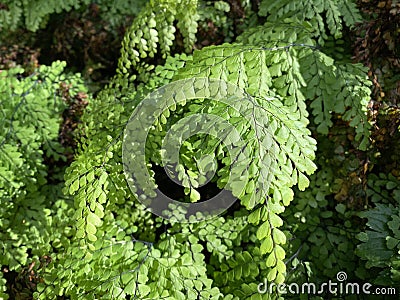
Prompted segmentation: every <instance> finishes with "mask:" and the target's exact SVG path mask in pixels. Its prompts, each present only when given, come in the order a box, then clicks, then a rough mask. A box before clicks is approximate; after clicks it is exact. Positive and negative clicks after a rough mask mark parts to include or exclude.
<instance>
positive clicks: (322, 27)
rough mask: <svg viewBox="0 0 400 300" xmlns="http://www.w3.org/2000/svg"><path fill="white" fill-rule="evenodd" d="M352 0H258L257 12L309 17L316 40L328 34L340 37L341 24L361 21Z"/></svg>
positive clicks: (275, 16) (276, 18)
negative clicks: (258, 7) (258, 8)
mask: <svg viewBox="0 0 400 300" xmlns="http://www.w3.org/2000/svg"><path fill="white" fill-rule="evenodd" d="M354 2H355V1H352V0H351V1H349V0H327V1H323V0H306V1H291V0H273V1H270V0H263V1H261V3H260V10H259V15H260V16H267V17H268V20H269V21H278V22H279V21H282V20H284V19H285V18H287V17H290V18H294V19H296V20H297V21H300V22H301V21H309V22H311V24H312V26H313V27H314V28H315V29H316V30H315V33H314V37H315V38H316V39H317V41H318V42H319V43H320V44H323V43H324V40H326V39H327V38H328V35H332V36H334V37H335V38H340V37H341V36H342V32H343V26H344V25H345V26H347V27H351V26H353V25H354V24H355V23H356V22H359V21H361V15H360V12H359V11H358V9H357V7H356V5H355V3H354Z"/></svg>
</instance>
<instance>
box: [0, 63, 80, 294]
mask: <svg viewBox="0 0 400 300" xmlns="http://www.w3.org/2000/svg"><path fill="white" fill-rule="evenodd" d="M64 67H65V63H61V62H54V63H53V64H52V65H51V66H49V67H46V66H41V67H40V68H39V69H38V70H36V71H35V72H34V73H33V74H31V75H30V76H29V77H26V78H23V77H22V74H23V73H24V70H23V69H22V68H13V69H10V70H9V71H1V73H0V78H1V80H0V100H1V101H0V103H1V113H2V118H1V128H2V129H3V130H2V131H1V134H0V161H1V165H0V179H1V180H0V207H1V208H0V216H1V217H0V219H1V221H0V223H1V230H0V239H1V241H2V249H1V251H2V255H1V260H0V263H1V264H2V265H4V266H7V269H8V271H9V272H11V271H15V270H18V269H19V268H20V267H21V265H22V266H23V265H27V264H28V263H31V260H32V257H35V258H36V259H39V258H40V257H42V256H44V255H47V254H49V253H52V252H53V251H54V250H53V247H54V248H56V249H57V248H62V247H63V246H65V243H67V244H68V238H67V236H68V235H69V233H70V232H71V229H72V228H71V227H64V228H63V229H62V230H58V229H57V227H53V226H58V225H59V224H63V223H62V222H63V220H64V218H65V217H66V216H67V208H68V207H69V206H70V204H71V202H70V201H67V202H66V197H64V196H63V195H62V192H61V188H62V186H63V172H64V168H63V165H64V163H63V161H65V160H66V156H65V149H64V147H63V146H62V145H61V143H60V141H59V132H60V124H61V122H62V114H63V111H64V110H65V108H66V103H65V102H64V95H63V88H62V85H66V86H70V87H71V88H70V89H69V90H68V93H69V95H68V96H71V97H74V96H76V95H77V94H78V93H79V92H85V91H86V88H85V87H84V85H83V81H82V79H81V78H80V77H79V76H77V75H66V74H64V73H63V69H64ZM49 163H50V164H52V165H53V167H52V168H50V167H49ZM57 165H58V167H57ZM53 212H56V215H54V214H53ZM63 214H65V215H63ZM3 287H4V285H3V284H2V289H3ZM3 296H4V295H3ZM3 296H2V297H3Z"/></svg>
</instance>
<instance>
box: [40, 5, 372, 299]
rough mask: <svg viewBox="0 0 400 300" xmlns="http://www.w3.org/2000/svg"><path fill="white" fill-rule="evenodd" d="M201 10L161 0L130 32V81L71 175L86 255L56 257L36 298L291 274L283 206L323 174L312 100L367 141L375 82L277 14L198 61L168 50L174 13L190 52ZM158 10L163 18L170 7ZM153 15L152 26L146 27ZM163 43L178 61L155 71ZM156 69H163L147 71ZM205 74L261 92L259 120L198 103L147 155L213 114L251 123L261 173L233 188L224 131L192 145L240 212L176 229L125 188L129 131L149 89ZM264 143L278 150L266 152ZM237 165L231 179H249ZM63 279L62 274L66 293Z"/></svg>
mask: <svg viewBox="0 0 400 300" xmlns="http://www.w3.org/2000/svg"><path fill="white" fill-rule="evenodd" d="M182 4H186V5H182ZM196 7H197V6H196V5H195V4H194V3H193V2H191V3H190V4H189V3H180V2H179V3H178V2H173V3H172V2H171V3H170V2H168V1H161V2H158V1H154V2H151V3H149V4H148V6H147V7H146V9H145V10H144V11H143V12H142V13H141V14H140V15H139V16H138V19H137V20H136V21H135V22H134V24H133V25H132V28H131V29H130V30H129V31H128V32H127V34H126V36H125V39H124V43H123V49H122V52H121V58H120V61H119V75H117V76H116V77H115V78H114V79H113V82H111V83H110V85H109V87H107V88H106V89H105V90H103V91H102V92H101V93H100V94H99V95H98V97H97V98H96V99H94V100H93V101H92V103H91V104H90V105H89V107H88V109H87V111H86V113H85V115H84V117H83V121H84V125H83V127H82V129H84V132H85V136H82V138H81V150H80V151H79V153H78V155H77V157H76V158H75V161H74V162H73V163H72V165H71V167H70V168H69V169H68V171H67V173H66V188H65V191H66V192H68V193H69V194H71V195H72V196H73V197H74V199H75V200H74V201H75V207H76V212H75V220H76V223H75V225H76V242H75V243H77V244H78V243H79V245H80V249H84V250H85V251H82V250H80V251H76V250H75V249H74V248H71V250H70V252H69V253H68V255H65V256H64V257H63V258H62V259H59V260H58V261H57V262H55V265H54V266H55V268H54V269H53V270H52V271H51V272H50V273H49V275H48V276H46V285H47V287H46V286H45V285H41V286H40V288H39V293H38V294H37V296H40V297H43V298H46V297H50V296H54V295H56V294H60V295H62V294H65V293H67V294H69V295H71V296H73V297H78V296H79V295H85V294H87V293H89V294H90V295H96V296H97V297H102V298H104V299H105V298H124V297H125V295H131V296H134V297H139V298H150V299H159V298H169V299H187V297H188V295H190V298H195V297H201V298H205V299H220V298H221V297H222V298H224V299H243V298H251V297H257V295H258V296H259V294H258V291H257V284H256V283H258V282H262V281H263V280H264V278H267V279H268V281H275V282H277V283H281V282H283V281H284V280H285V275H286V273H287V267H286V264H285V261H286V260H285V256H286V255H285V252H286V250H285V248H286V246H285V245H286V241H287V238H288V236H289V234H288V232H286V233H285V231H282V229H281V227H282V226H283V225H284V222H283V220H282V217H281V216H280V214H282V212H283V211H285V208H286V207H287V206H289V204H290V203H291V201H292V200H293V197H294V192H293V186H294V185H297V186H298V189H299V190H304V189H306V188H307V187H308V186H309V180H310V179H309V177H308V176H309V175H310V174H312V173H313V172H314V171H315V169H316V165H315V164H314V163H313V159H314V158H315V154H314V153H315V150H316V143H315V140H314V139H313V138H312V137H311V131H310V130H309V129H307V126H309V124H310V116H309V112H308V110H307V106H308V104H309V103H311V106H312V108H313V110H311V112H312V114H313V118H312V119H313V122H314V123H316V124H317V125H319V127H318V131H319V132H321V133H325V134H326V133H328V131H329V128H330V127H331V126H332V123H331V122H330V118H331V113H332V112H335V113H337V114H342V115H343V116H344V119H345V120H346V121H349V122H352V123H351V125H353V126H354V127H356V130H357V132H358V133H359V134H358V136H357V140H358V141H359V145H360V147H361V148H365V147H366V144H367V139H368V130H367V129H368V122H367V117H366V112H365V110H364V104H365V101H366V98H367V97H368V92H369V89H368V80H367V78H366V73H365V70H364V69H362V68H361V67H358V66H353V65H345V64H338V63H335V62H334V61H333V60H332V59H331V58H329V57H328V56H327V55H326V54H324V53H323V52H321V51H320V50H319V49H318V47H317V42H318V41H317V40H316V39H315V34H314V33H313V27H312V24H309V23H299V22H298V21H293V20H287V21H286V22H283V23H282V22H279V23H273V22H267V23H265V24H264V25H261V26H259V27H257V28H250V29H249V30H248V31H246V32H244V33H243V34H242V35H241V36H240V37H239V38H238V39H237V42H236V43H231V44H223V45H220V46H211V47H206V48H203V49H202V50H198V51H195V52H194V54H193V56H186V55H177V56H174V57H171V56H169V54H170V53H171V46H172V44H173V41H174V39H175V35H174V32H175V29H174V28H173V26H174V19H175V18H180V20H181V22H180V23H179V22H178V23H177V24H178V25H177V26H178V28H179V30H180V31H181V34H182V35H183V37H184V39H183V41H184V45H185V46H186V48H187V49H190V47H191V46H192V45H193V42H194V35H191V34H194V33H195V28H196V26H197V25H196V20H197V18H198V17H197V14H196ZM183 8H184V9H183ZM188 8H189V9H188ZM159 9H164V10H165V14H158V13H157V11H158V10H159ZM179 14H184V15H185V16H186V17H181V16H180V17H178V16H179ZM160 18H161V19H160ZM143 22H147V23H149V25H150V26H148V27H146V28H145V29H142V28H140V27H139V24H141V23H143ZM271 29H272V30H271ZM167 31H168V33H167ZM159 51H160V53H161V55H163V57H164V58H165V59H166V63H165V64H164V65H163V66H160V65H159V66H157V67H155V68H154V65H152V63H151V62H146V58H147V57H150V58H151V57H155V56H156V55H157V53H159ZM152 69H154V72H149V71H150V70H152ZM133 70H134V71H133ZM136 72H138V75H139V78H138V79H139V81H138V80H137V79H136V77H137V76H136V75H137V74H136ZM204 77H207V78H210V79H218V80H224V81H226V82H228V83H232V84H235V85H236V86H238V87H239V88H241V89H243V90H244V91H245V92H246V93H248V94H249V95H251V96H252V97H254V99H255V101H256V103H257V106H258V107H259V109H260V113H257V114H256V115H252V116H250V123H243V124H242V123H241V122H240V115H236V114H235V112H234V111H232V110H230V109H229V108H228V107H227V106H226V105H224V104H221V103H219V102H213V101H203V100H201V99H199V100H198V101H195V102H193V103H192V104H190V105H189V104H187V105H185V102H183V103H177V104H176V105H172V106H171V107H168V109H167V110H166V111H164V112H163V115H162V118H160V119H159V120H158V121H157V123H156V124H155V127H154V129H153V130H151V131H150V135H149V136H148V146H147V148H146V149H147V154H148V155H147V156H146V157H147V158H146V159H147V162H148V164H149V166H152V165H153V166H154V165H161V166H163V164H162V159H161V158H162V154H161V152H160V151H161V141H162V138H163V137H164V136H165V134H166V132H167V131H168V130H169V128H170V127H171V125H172V124H173V122H176V120H178V119H180V118H184V117H186V116H189V115H193V114H195V113H203V112H208V113H213V114H216V115H218V116H220V117H222V118H224V119H226V120H229V122H230V124H231V125H233V126H235V127H236V128H242V129H240V130H239V132H242V136H243V138H244V139H245V141H246V143H247V147H248V148H247V149H248V151H249V152H250V153H251V155H252V157H253V159H252V160H250V161H248V163H247V164H248V167H249V169H248V171H249V177H248V180H247V181H245V182H240V181H235V180H233V184H231V185H228V186H226V182H227V181H228V178H229V176H230V173H229V172H227V170H228V168H229V167H230V164H231V162H230V160H228V159H224V157H225V156H226V155H227V154H226V153H225V152H224V151H225V150H224V149H223V148H219V147H216V148H213V149H215V150H213V151H211V152H210V148H208V146H207V145H212V144H213V143H215V141H214V140H213V138H212V137H210V138H208V139H207V138H206V139H205V140H204V137H203V138H202V139H201V143H198V141H197V140H195V139H194V140H193V139H192V140H190V139H189V140H187V141H186V142H184V143H183V146H182V149H183V150H182V151H183V153H181V155H182V156H181V158H182V161H183V163H184V167H185V170H190V171H191V172H192V173H193V174H196V171H198V165H196V164H195V163H194V161H193V160H191V159H186V158H185V157H193V156H196V155H197V154H198V153H208V154H211V155H212V157H214V158H215V159H217V160H220V161H221V164H222V168H221V169H220V170H219V171H218V175H217V177H216V178H215V179H214V180H215V182H216V184H217V185H218V186H219V187H220V188H224V187H225V188H226V189H228V190H231V191H232V193H233V195H234V196H236V197H237V198H238V199H239V201H240V207H241V208H240V209H239V210H238V211H237V212H235V213H234V214H225V215H222V216H221V217H219V218H216V219H213V220H208V221H202V222H199V223H196V224H181V223H172V224H171V225H168V226H167V225H165V223H164V222H163V221H162V220H161V219H159V218H155V217H154V216H152V215H151V214H150V213H149V212H145V211H143V209H142V207H141V204H140V203H139V202H138V201H137V200H136V199H135V197H133V195H132V193H131V191H130V190H129V188H128V187H127V185H126V182H125V178H124V172H123V162H122V157H121V152H122V146H123V140H122V138H123V135H122V132H123V129H124V126H125V125H126V124H127V122H128V120H129V117H130V114H131V113H132V111H133V109H134V108H135V107H136V106H137V105H138V103H139V102H140V101H141V99H142V98H143V97H144V96H145V95H146V94H147V93H149V92H150V91H152V90H154V89H155V88H156V87H158V86H160V85H163V84H166V83H169V82H171V80H172V81H176V80H179V79H186V78H204ZM332 83H335V85H332ZM189 88H190V87H189V86H184V85H183V86H182V87H181V91H182V93H183V94H185V93H190V90H189ZM186 89H188V90H186ZM338 95H340V97H341V101H339V100H338V99H337V97H339V96H338ZM206 98H207V97H206ZM346 99H347V100H346ZM210 100H212V99H210ZM333 100H334V101H336V102H338V103H337V104H335V102H334V101H333ZM339 102H340V103H339ZM238 117H239V118H238ZM242 117H243V115H242ZM252 118H253V119H252ZM254 118H255V119H254ZM173 120H175V121H173ZM235 120H238V121H239V122H235ZM171 122H172V123H171ZM360 123H361V124H364V125H363V126H360V125H359V124H360ZM252 124H254V126H253V127H252V126H250V125H252ZM243 126H244V127H243ZM246 126H247V127H246ZM249 126H250V127H249ZM258 127H261V128H263V129H262V133H263V135H264V137H265V138H264V140H263V139H261V140H259V139H255V138H253V137H252V136H253V135H254V133H257V131H255V130H256V129H255V128H258ZM183 130H185V129H184V128H183ZM252 132H253V134H252ZM260 143H263V144H265V145H266V147H267V148H266V149H274V151H267V152H265V153H264V154H263V155H261V156H260V153H263V152H262V149H263V148H262V147H263V146H262V144H260ZM105 145H106V146H105ZM271 147H272V148H271ZM198 151H200V152H198ZM214 151H215V152H214ZM260 151H261V152H260ZM272 165H274V166H275V167H274V168H271V166H272ZM239 169H240V168H239ZM177 171H179V170H177ZM234 172H235V169H233V175H232V176H233V177H235V176H237V175H235V173H234ZM239 172H241V171H239ZM239 174H240V173H239ZM193 176H195V175H193ZM267 177H269V178H270V182H271V184H270V186H268V187H267V189H266V190H262V189H259V192H255V188H256V186H257V184H258V183H259V182H262V181H263V179H266V178H267ZM194 178H196V176H195V177H194ZM198 178H200V177H198ZM184 187H185V192H186V193H187V194H188V196H190V197H189V199H188V200H189V201H198V200H199V196H200V193H199V192H198V191H197V193H195V192H194V191H196V188H195V187H194V186H193V185H192V184H190V183H187V185H184ZM196 195H197V196H196ZM165 226H167V227H165ZM157 228H160V229H161V232H160V231H159V230H158V229H157ZM163 228H164V229H163ZM154 233H156V234H154ZM127 257H128V259H127ZM110 267H111V272H110V269H109V268H110ZM99 270H103V271H99ZM72 274H74V277H71V276H72ZM59 282H63V284H62V288H61V287H60V284H59ZM49 285H52V287H50V286H49ZM254 299H256V298H254Z"/></svg>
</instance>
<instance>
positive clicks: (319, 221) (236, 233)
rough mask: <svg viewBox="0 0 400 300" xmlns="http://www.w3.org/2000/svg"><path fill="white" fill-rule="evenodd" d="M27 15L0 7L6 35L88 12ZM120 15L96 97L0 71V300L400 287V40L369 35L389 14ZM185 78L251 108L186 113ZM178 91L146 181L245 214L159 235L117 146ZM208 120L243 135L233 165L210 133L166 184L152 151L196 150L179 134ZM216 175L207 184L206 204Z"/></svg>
mask: <svg viewBox="0 0 400 300" xmlns="http://www.w3.org/2000/svg"><path fill="white" fill-rule="evenodd" d="M38 2H40V5H38V6H37V7H36V8H35V9H39V12H37V10H32V11H30V12H31V13H30V14H28V13H27V11H29V10H28V9H29V7H30V5H32V3H33V2H30V1H16V2H12V4H11V2H10V3H8V2H6V3H4V4H3V5H0V12H1V13H2V14H1V15H0V20H1V21H0V26H2V27H3V28H10V29H15V28H17V27H18V26H20V27H21V26H22V27H23V26H26V27H27V28H28V29H29V30H37V29H38V27H39V25H40V24H42V27H43V28H45V27H46V20H47V19H50V20H51V18H52V16H51V15H50V14H52V13H53V12H57V13H58V12H60V10H67V9H71V8H72V7H73V6H74V7H75V9H76V10H78V9H82V10H83V9H84V6H85V5H86V6H87V5H89V1H72V2H71V1H62V2H63V3H62V5H61V6H57V5H56V4H55V3H56V2H54V1H38ZM127 2H128V1H127ZM127 2H124V1H98V3H96V5H98V7H100V8H103V9H102V12H101V14H102V16H106V12H108V14H109V15H107V16H108V17H104V18H110V19H112V20H115V23H119V24H120V23H121V22H122V21H121V20H122V19H121V18H123V15H124V14H126V15H129V14H132V15H136V17H135V18H134V19H133V22H132V25H131V26H130V27H129V28H128V29H127V31H126V33H125V35H124V38H123V40H122V48H121V53H120V57H119V60H118V66H117V68H116V72H115V75H114V77H112V79H111V81H110V82H109V83H108V84H107V85H106V86H105V87H104V88H103V89H102V90H101V91H100V92H99V93H98V94H96V95H95V96H93V97H92V96H91V95H90V93H88V89H87V88H86V87H85V86H84V81H83V79H81V77H80V76H79V75H76V74H73V73H70V72H67V71H65V70H64V68H65V63H61V62H54V63H53V64H52V65H51V66H49V67H46V66H44V65H42V66H40V67H38V68H35V70H34V71H30V70H25V71H24V70H23V69H22V68H21V67H14V66H13V65H12V64H8V65H5V64H3V65H2V66H3V68H5V69H6V68H8V69H9V70H1V71H0V72H1V73H0V77H1V80H0V103H1V107H0V109H1V113H2V115H3V117H2V119H1V122H2V124H1V125H2V128H4V129H5V130H3V131H2V132H1V133H0V223H1V229H0V237H1V238H0V240H1V243H2V255H1V257H0V262H1V264H2V272H1V273H0V276H2V277H0V298H1V297H2V298H5V299H7V298H11V299H12V298H16V299H29V298H30V297H34V298H39V299H56V298H57V297H63V298H70V299H133V298H135V299H227V300H228V299H275V298H279V297H284V298H290V294H287V295H280V294H279V293H278V292H277V291H276V290H274V291H273V292H272V293H267V294H263V293H260V292H259V291H258V285H259V283H262V282H264V280H267V281H268V282H269V283H271V282H274V283H283V282H286V283H287V284H290V283H297V284H301V283H303V282H313V283H316V284H320V283H324V282H328V280H335V279H336V275H337V274H338V273H339V272H345V273H346V274H347V276H348V278H347V279H348V281H349V282H370V283H371V284H374V285H375V286H383V287H399V282H400V255H399V253H400V210H399V207H400V166H399V159H400V157H399V154H398V153H399V152H398V151H397V152H396V151H395V150H396V149H398V150H400V148H399V143H398V137H399V136H400V127H399V123H400V122H399V119H400V118H399V116H400V114H399V108H398V103H399V102H398V99H397V97H398V94H396V93H395V92H393V90H394V89H395V88H397V86H398V82H399V81H398V80H397V78H396V77H395V76H391V75H393V74H396V70H397V69H398V66H399V65H398V59H397V60H396V54H398V45H396V42H397V40H396V38H395V36H396V35H398V28H392V27H390V26H386V27H385V26H383V25H382V26H381V25H380V24H381V23H379V22H382V24H383V23H384V20H386V19H390V20H391V19H392V18H397V16H398V13H399V12H400V8H399V5H398V4H396V3H395V2H393V3H392V1H362V2H360V3H358V4H359V7H360V8H361V9H360V10H359V8H357V6H356V4H357V3H356V2H354V1H351V0H328V1H320V0H313V1H285V0H276V1H266V0H263V1H248V0H243V1H239V0H229V1H203V0H198V1H187V0H178V1H176V0H151V1H148V3H144V1H137V3H136V2H133V3H132V4H131V5H127V4H123V3H127ZM372 2H374V3H372ZM375 2H379V3H378V5H375ZM92 5H93V4H92ZM124 5H127V7H126V9H124V7H125V6H124ZM42 6H43V7H45V8H42V9H41V7H42ZM139 8H141V9H139ZM92 9H93V7H92ZM18 11H20V13H18V14H17V13H15V12H18ZM22 12H24V13H23V15H24V19H21V18H20V15H21V13H22ZM35 12H37V13H35ZM13 13H14V14H13ZM380 14H381V15H382V17H381V19H380V18H378V19H377V21H371V20H370V18H371V19H373V18H375V17H376V15H378V16H379V15H380ZM9 15H12V16H14V17H13V19H10V17H9ZM32 18H33V19H32ZM21 20H25V21H24V22H25V25H21V24H22V23H21V22H22V21H21ZM124 20H125V19H124ZM113 22H114V21H113ZM110 23H112V22H111V21H110ZM385 24H386V23H385ZM89 28H92V27H90V26H89ZM379 30H381V31H383V32H382V33H380V31H379ZM365 31H367V32H368V31H373V32H374V33H375V36H374V37H372V38H371V39H372V40H370V35H365ZM353 38H354V43H353V40H352V39H353ZM382 39H384V41H383V42H382V41H381V40H382ZM378 41H379V43H378ZM351 45H353V46H354V48H353V49H352V48H351ZM385 45H386V46H385ZM352 51H354V53H353V52H352ZM380 51H381V52H382V53H387V52H390V53H391V54H392V55H389V56H386V59H387V60H385V58H384V57H383V56H382V55H379V54H378V53H381V52H380ZM353 54H354V55H353ZM352 57H353V59H356V60H357V61H358V63H356V62H355V61H354V60H353V59H352ZM12 59H13V57H12V56H10V58H9V59H8V60H12ZM393 61H395V62H397V65H396V64H393ZM362 63H364V66H363V64H362ZM29 66H30V67H32V65H29ZM33 67H35V64H34V66H33ZM196 78H197V79H201V78H202V79H204V78H207V80H223V81H225V82H228V83H230V84H233V85H236V86H237V87H239V88H240V89H241V90H243V91H244V92H245V93H247V94H248V95H249V99H252V101H253V102H248V103H247V102H245V101H241V102H240V103H233V104H232V106H230V105H228V103H225V102H221V101H215V99H213V97H211V96H210V94H212V93H213V85H212V83H210V84H209V85H208V87H198V86H196V89H198V90H197V91H201V92H203V93H204V96H202V97H196V98H195V99H193V100H191V101H190V102H189V101H183V100H182V99H183V98H190V95H192V94H193V85H190V84H187V83H188V82H191V81H190V80H195V79H196ZM172 82H173V83H174V84H175V86H177V87H178V90H179V93H177V95H173V96H171V97H170V99H172V101H175V102H174V103H172V105H170V106H169V107H168V108H166V109H165V110H162V111H161V114H160V116H158V118H157V120H156V122H155V124H154V126H153V127H152V128H151V130H150V132H149V135H148V136H147V140H146V145H145V146H146V147H145V152H146V156H145V159H146V166H147V168H148V170H149V172H150V173H151V174H152V183H153V185H157V186H158V187H159V188H160V189H161V190H162V191H163V192H165V193H166V194H168V195H169V196H171V197H174V198H176V199H179V200H181V201H183V202H191V203H196V202H198V201H203V200H205V199H209V198H211V197H212V196H213V195H214V194H215V193H217V192H218V191H220V190H222V189H226V190H229V191H230V192H231V193H232V194H233V196H235V197H236V198H237V199H238V201H237V202H236V203H235V204H234V205H233V206H232V207H231V208H230V209H229V210H227V211H226V212H225V213H223V214H221V215H220V216H218V217H217V218H214V219H211V220H204V221H200V222H197V223H180V222H177V221H174V220H169V221H167V220H164V219H162V218H160V217H157V216H155V215H153V214H152V213H150V212H148V211H147V210H145V209H144V208H143V206H142V204H141V203H140V202H139V201H138V199H137V198H138V196H139V195H138V193H136V192H135V191H132V190H131V189H130V188H129V186H128V184H127V178H126V174H125V173H124V167H126V165H125V166H124V162H123V157H122V152H123V148H124V129H125V127H126V125H127V123H128V120H129V118H130V116H131V114H132V112H133V111H134V109H135V108H136V107H138V105H139V104H140V103H142V101H143V98H144V97H145V96H146V95H148V94H149V93H151V92H153V91H156V90H157V88H159V87H160V86H163V85H165V84H168V83H172ZM192 82H195V81H192ZM207 82H214V81H207ZM218 82H219V81H218ZM227 89H228V86H225V87H224V86H220V87H218V89H217V90H218V92H217V93H216V94H214V95H217V94H218V95H219V94H224V93H227ZM385 95H389V96H388V97H385ZM250 96H251V97H250ZM86 105H87V106H86ZM235 105H237V106H235ZM246 105H250V106H249V107H248V106H246ZM234 108H240V109H234ZM152 113H153V112H149V114H152ZM199 114H211V115H215V116H218V117H220V118H222V119H224V120H225V121H226V123H225V124H228V125H229V126H231V127H233V128H235V129H236V130H237V132H239V133H240V139H239V140H238V141H234V143H236V145H238V146H240V148H241V150H240V151H238V152H234V155H235V156H232V153H230V152H229V151H228V149H227V148H226V147H224V145H223V143H222V142H221V140H218V139H217V138H216V137H215V136H212V135H201V134H199V135H195V136H192V137H191V138H188V139H187V140H185V141H183V143H182V146H181V148H180V153H179V161H180V163H181V165H180V166H178V167H177V168H176V170H175V171H176V172H177V174H178V175H179V177H180V178H186V179H187V180H183V186H177V185H175V184H173V183H171V181H169V180H168V177H167V176H166V174H165V173H164V172H163V168H162V167H165V164H164V161H163V158H164V152H163V150H162V141H163V139H164V138H165V136H166V135H167V132H168V131H169V130H171V128H175V129H174V130H176V128H178V129H179V131H181V132H182V133H183V134H185V133H188V132H189V131H190V130H191V129H190V128H188V127H185V126H181V127H179V120H182V119H184V118H189V117H192V118H194V119H193V120H196V119H195V117H196V116H198V115H199ZM174 126H175V127H174ZM177 126H178V127H177ZM137 134H138V135H139V134H140V133H137ZM132 155H133V154H132ZM132 157H133V156H132ZM211 162H215V164H216V165H217V166H218V171H217V172H216V174H215V176H214V177H213V178H212V180H211V182H210V183H208V184H207V185H205V186H203V187H201V185H202V184H203V183H204V181H205V177H204V170H205V169H207V166H208V165H209V164H210V163H211ZM135 166H136V162H133V163H132V164H131V166H130V167H131V168H133V170H135V169H134V168H135ZM138 168H139V166H138ZM128 181H129V178H128ZM372 271H373V272H372ZM377 273H379V276H376V275H373V274H377ZM398 292H400V290H398ZM314 296H315V295H312V297H314ZM339 296H340V295H338V294H337V295H332V294H329V293H326V294H322V295H318V297H316V298H318V299H324V298H328V297H339ZM342 296H343V295H342ZM347 296H348V295H347ZM292 297H294V298H298V297H300V296H299V295H292ZM301 297H305V298H307V297H308V296H307V295H302V296H301ZM349 297H350V298H351V296H349Z"/></svg>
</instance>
